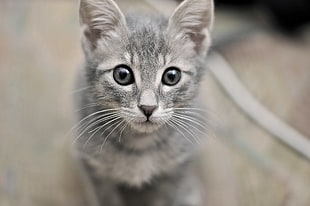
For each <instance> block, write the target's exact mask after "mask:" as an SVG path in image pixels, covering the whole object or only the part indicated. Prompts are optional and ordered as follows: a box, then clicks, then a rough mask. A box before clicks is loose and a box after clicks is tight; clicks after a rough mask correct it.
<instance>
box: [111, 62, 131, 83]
mask: <svg viewBox="0 0 310 206" xmlns="http://www.w3.org/2000/svg"><path fill="white" fill-rule="evenodd" d="M113 78H114V80H115V81H116V82H117V83H118V84H120V85H123V86H127V85H129V84H132V83H134V81H135V78H134V76H133V72H132V70H131V69H130V68H129V67H128V66H126V65H119V66H117V67H115V69H114V70H113Z"/></svg>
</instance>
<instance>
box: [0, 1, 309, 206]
mask: <svg viewBox="0 0 310 206" xmlns="http://www.w3.org/2000/svg"><path fill="white" fill-rule="evenodd" d="M117 2H120V3H121V7H122V8H124V9H129V10H130V8H137V7H139V8H140V9H142V10H144V11H147V12H149V11H155V9H154V8H153V6H154V5H152V4H149V3H145V2H144V3H143V2H141V1H138V0H136V1H117ZM162 2H164V1H157V4H158V5H159V6H158V7H157V8H162V11H165V12H168V11H170V10H171V9H170V8H171V7H169V6H166V3H162ZM135 3H138V4H135ZM77 7H78V3H77V1H69V0H67V1H65V0H57V1H52V0H50V1H40V0H28V1H9V0H7V1H1V2H0V205H1V206H15V205H16V206H20V205H22V206H28V205H29V206H33V205H35V206H36V205H39V206H49V205H51V206H53V205H66V206H70V205H74V206H76V205H81V206H82V205H88V203H86V191H85V190H86V189H85V188H86V186H85V185H84V184H83V183H82V181H81V178H80V176H78V173H77V171H78V167H77V166H76V164H75V163H74V161H73V160H72V158H71V157H70V155H69V153H70V152H69V149H68V148H69V146H68V145H69V144H68V141H67V138H68V137H66V134H67V133H68V131H69V130H70V127H71V120H72V113H74V112H73V111H72V102H71V96H72V88H73V87H72V85H73V80H74V77H75V72H76V70H77V68H78V67H79V65H80V63H81V62H82V61H83V60H82V57H83V55H82V52H81V49H80V44H79V36H80V34H79V26H78V16H77V14H78V13H77ZM242 31H243V32H242ZM237 33H240V34H242V35H235V34H237ZM232 36H235V37H237V38H231V37H232ZM221 39H228V41H225V43H224V44H221V46H220V47H219V51H220V53H221V54H222V55H223V56H224V57H225V58H226V60H227V61H228V62H229V63H230V65H231V67H232V68H233V69H234V71H235V72H236V73H237V75H238V77H239V78H240V80H241V82H242V83H243V84H244V86H245V87H246V88H248V89H249V90H250V91H251V93H252V94H253V96H255V97H256V98H257V99H258V100H259V101H260V102H261V103H262V104H263V105H265V106H266V107H267V108H268V109H269V110H271V111H272V112H274V114H275V115H276V116H278V117H280V118H281V119H282V120H283V121H285V122H287V123H289V124H290V125H292V126H293V127H294V128H296V129H297V130H298V131H300V132H301V133H303V134H304V135H306V136H308V137H309V136H310V32H309V30H308V32H307V31H306V30H304V31H303V32H302V33H301V34H300V35H299V36H298V37H294V38H292V37H286V36H284V35H282V34H280V33H277V32H275V31H273V30H271V29H266V28H265V27H264V26H262V25H261V24H259V23H257V21H256V20H252V19H251V18H249V17H247V16H243V15H242V14H241V12H237V13H234V12H231V11H230V10H217V12H216V24H215V32H214V42H220V40H221ZM202 93H203V98H204V99H205V104H207V105H208V108H209V110H210V115H209V118H210V119H211V122H212V125H213V126H214V125H215V126H214V127H215V128H217V129H214V130H213V132H212V131H211V132H210V135H209V136H208V137H207V141H206V145H205V149H204V150H203V155H202V159H201V166H203V168H204V170H205V181H206V193H205V196H206V202H205V205H206V206H207V205H216V206H249V205H251V206H262V205H263V206H308V205H310V195H309V194H310V164H309V162H307V161H306V159H304V158H303V157H302V156H300V155H298V154H296V153H295V152H294V151H293V150H291V149H289V148H288V147H286V146H284V145H283V144H282V143H280V142H278V141H277V140H275V139H274V138H273V137H272V136H271V135H270V134H269V133H268V132H267V131H265V130H263V129H261V128H260V127H259V126H258V125H257V124H256V123H255V122H253V121H252V120H250V119H249V118H248V117H247V115H245V114H244V113H243V112H242V111H241V110H240V109H238V108H237V107H236V105H235V104H234V103H233V102H232V100H231V99H230V98H229V97H228V95H227V94H226V93H225V91H224V90H223V89H222V88H221V87H220V86H219V85H218V83H217V81H216V80H215V79H214V77H213V76H212V75H211V73H207V76H206V78H205V81H204V83H203V84H202ZM211 130H212V129H211Z"/></svg>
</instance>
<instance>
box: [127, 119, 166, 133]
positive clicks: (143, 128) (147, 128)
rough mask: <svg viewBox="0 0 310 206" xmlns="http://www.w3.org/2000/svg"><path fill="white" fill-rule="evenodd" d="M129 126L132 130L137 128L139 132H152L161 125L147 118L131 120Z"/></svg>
mask: <svg viewBox="0 0 310 206" xmlns="http://www.w3.org/2000/svg"><path fill="white" fill-rule="evenodd" d="M131 126H132V128H133V129H134V130H137V131H139V132H143V133H152V132H155V131H156V130H158V129H159V128H160V127H161V126H162V125H161V124H159V123H157V122H156V121H153V120H151V119H149V118H147V119H146V120H144V121H132V122H131Z"/></svg>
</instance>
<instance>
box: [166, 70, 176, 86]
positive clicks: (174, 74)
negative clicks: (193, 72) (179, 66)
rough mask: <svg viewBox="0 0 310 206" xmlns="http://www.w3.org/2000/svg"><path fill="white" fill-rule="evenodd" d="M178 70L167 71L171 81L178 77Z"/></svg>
mask: <svg viewBox="0 0 310 206" xmlns="http://www.w3.org/2000/svg"><path fill="white" fill-rule="evenodd" d="M176 73H177V72H176V70H170V71H168V72H167V78H168V80H169V81H170V82H172V83H173V82H174V80H175V78H176Z"/></svg>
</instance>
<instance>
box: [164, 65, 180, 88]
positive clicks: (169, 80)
mask: <svg viewBox="0 0 310 206" xmlns="http://www.w3.org/2000/svg"><path fill="white" fill-rule="evenodd" d="M180 79H181V71H180V69H178V68H176V67H169V68H168V69H166V71H165V72H164V74H163V77H162V80H161V81H162V83H163V84H165V85H168V86H174V85H176V84H177V83H178V82H179V81H180Z"/></svg>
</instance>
